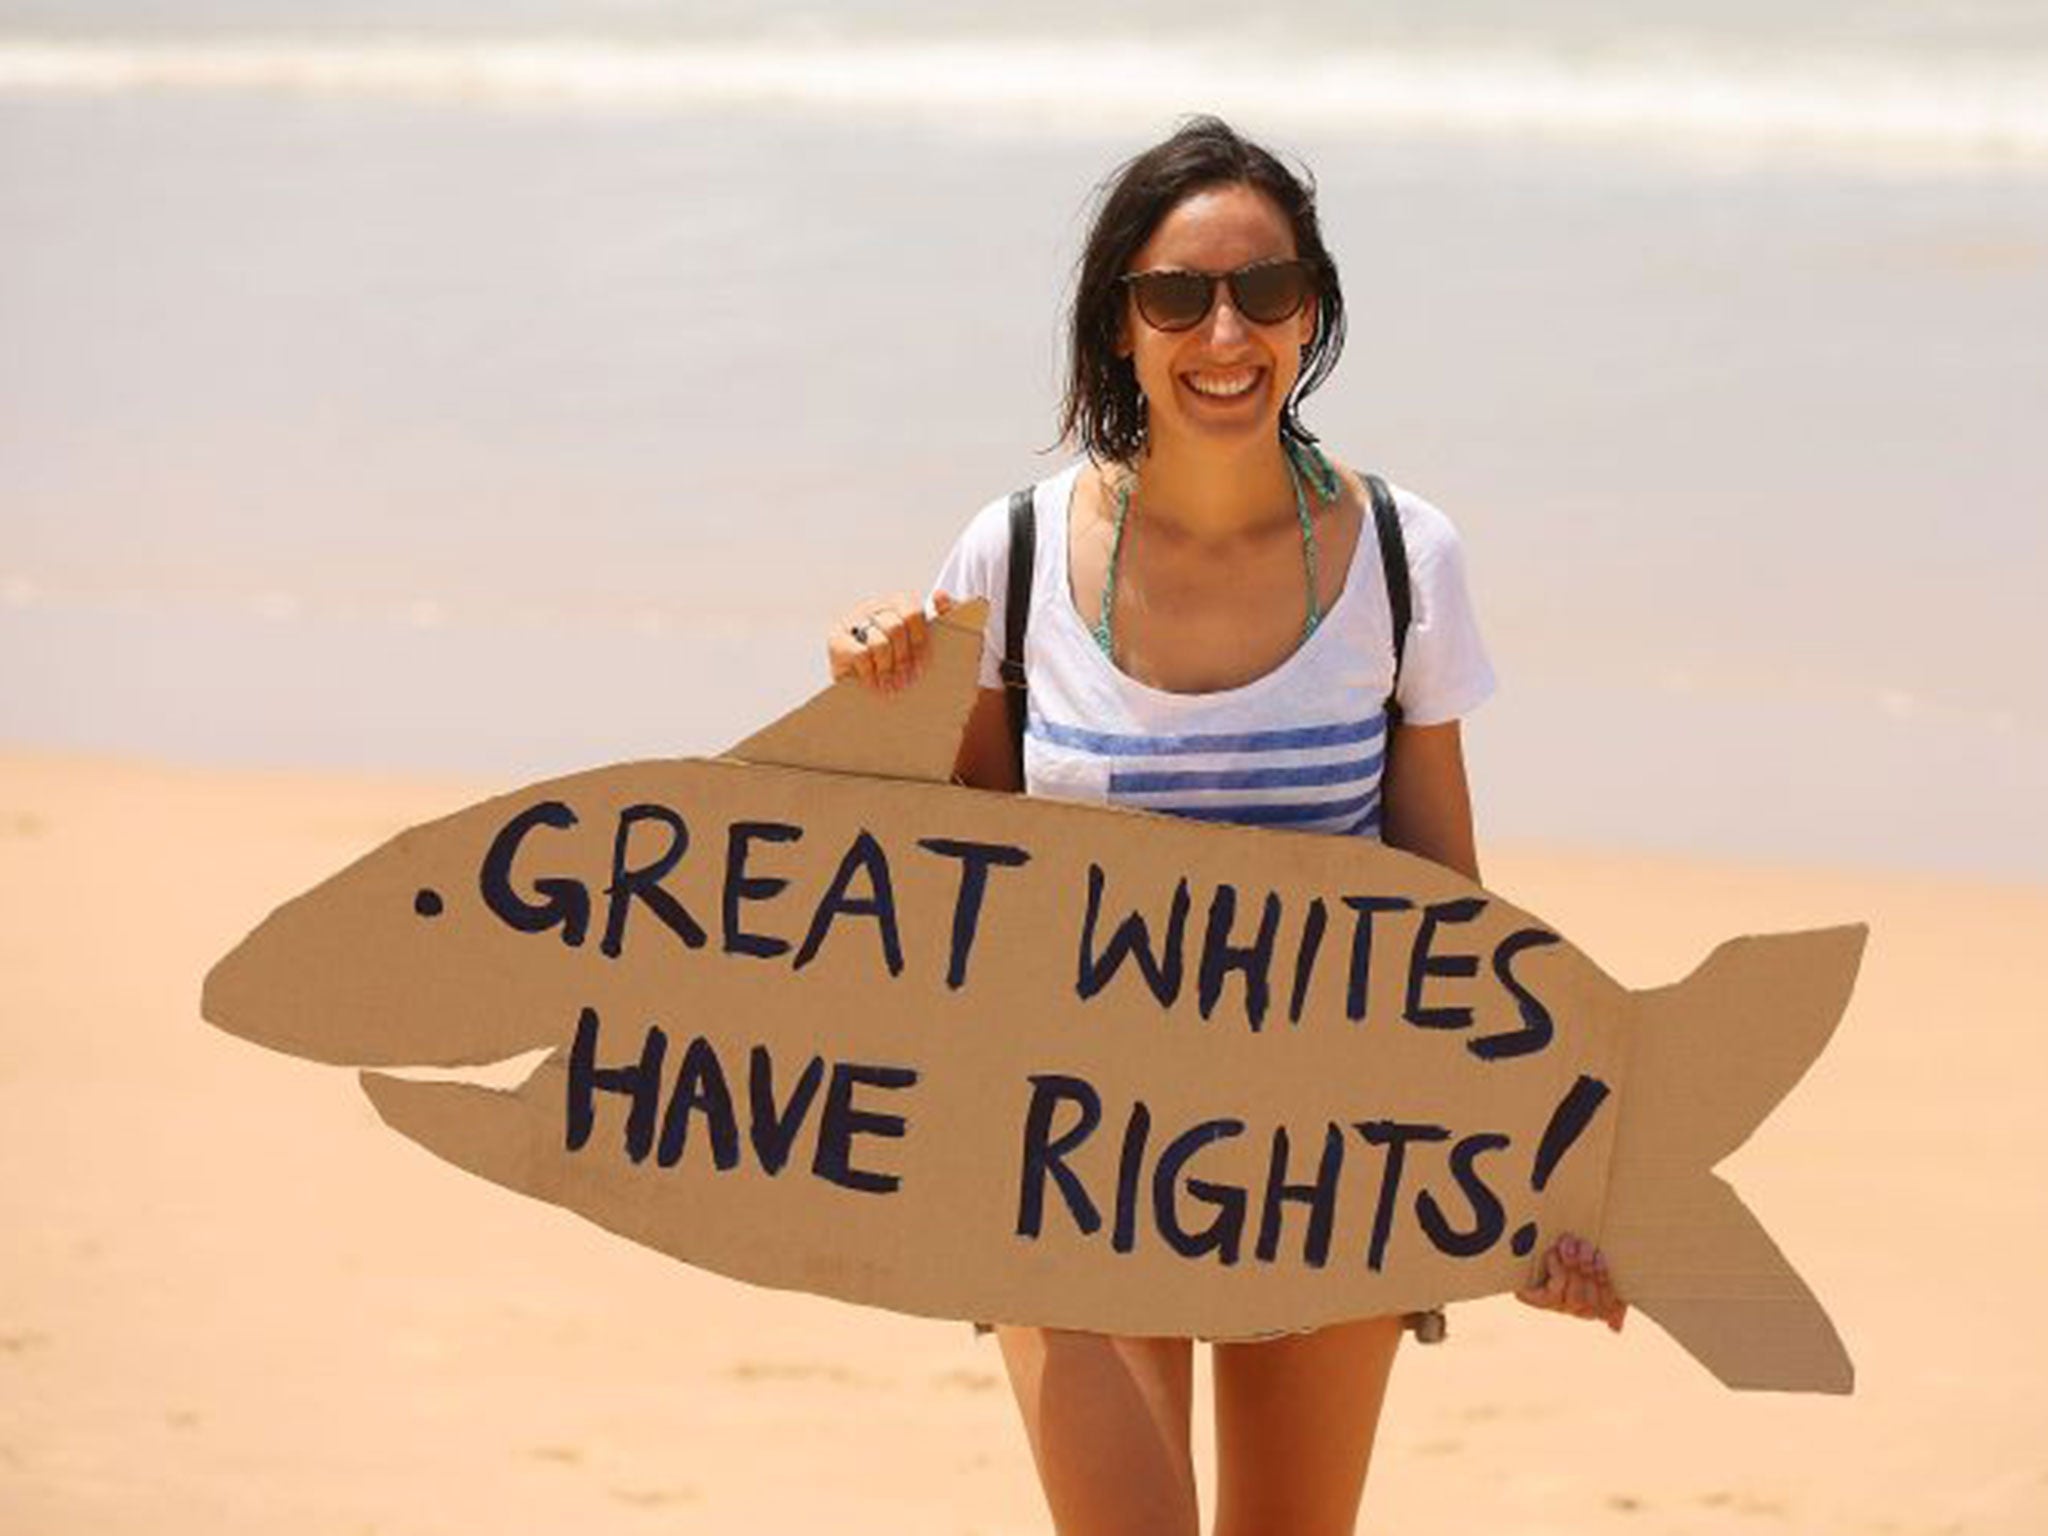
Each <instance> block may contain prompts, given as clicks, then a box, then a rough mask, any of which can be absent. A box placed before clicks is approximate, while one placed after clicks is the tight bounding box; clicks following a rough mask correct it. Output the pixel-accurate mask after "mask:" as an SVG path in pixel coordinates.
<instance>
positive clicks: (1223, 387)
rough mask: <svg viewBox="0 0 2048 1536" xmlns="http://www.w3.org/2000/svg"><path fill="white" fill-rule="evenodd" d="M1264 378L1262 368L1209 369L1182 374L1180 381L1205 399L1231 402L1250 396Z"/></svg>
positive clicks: (1264, 372)
mask: <svg viewBox="0 0 2048 1536" xmlns="http://www.w3.org/2000/svg"><path fill="white" fill-rule="evenodd" d="M1265 378H1266V370H1265V369H1263V368H1228V369H1222V368H1209V369H1202V370H1200V371H1197V372H1193V373H1183V374H1182V375H1181V376H1180V381H1181V382H1182V383H1183V384H1185V385H1186V386H1187V387H1188V388H1189V389H1191V390H1193V391H1194V392H1195V393H1196V394H1198V395H1201V396H1203V397H1204V398H1205V399H1209V400H1221V401H1232V400H1242V399H1245V398H1246V397H1248V396H1249V395H1251V394H1252V393H1253V392H1254V391H1256V390H1257V389H1258V387H1259V385H1261V384H1263V383H1264V382H1265Z"/></svg>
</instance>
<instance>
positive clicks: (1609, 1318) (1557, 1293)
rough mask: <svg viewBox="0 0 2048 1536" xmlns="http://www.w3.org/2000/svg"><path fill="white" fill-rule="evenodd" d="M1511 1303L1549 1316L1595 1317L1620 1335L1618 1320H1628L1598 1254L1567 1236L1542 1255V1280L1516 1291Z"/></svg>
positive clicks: (1625, 1303)
mask: <svg viewBox="0 0 2048 1536" xmlns="http://www.w3.org/2000/svg"><path fill="white" fill-rule="evenodd" d="M1515 1299H1516V1300H1517V1301H1524V1302H1527V1303H1528V1304H1529V1305H1530V1306H1532V1307H1542V1308H1543V1309H1544V1310H1546V1311H1550V1312H1568V1313H1570V1314H1571V1315H1572V1316H1573V1317H1588V1318H1592V1317H1597V1318H1599V1319H1600V1321H1601V1322H1603V1323H1605V1324H1606V1325H1607V1326H1608V1327H1609V1328H1612V1329H1613V1330H1614V1331H1615V1332H1616V1333H1619V1332H1621V1324H1622V1319H1624V1318H1625V1317H1627V1316H1628V1303H1627V1302H1625V1301H1623V1300H1622V1299H1621V1298H1620V1297H1619V1296H1617V1295H1615V1293H1614V1281H1613V1279H1612V1278H1611V1277H1610V1276H1609V1275H1608V1273H1607V1260H1606V1259H1605V1258H1603V1257H1602V1256H1601V1253H1600V1250H1599V1249H1598V1248H1595V1247H1594V1246H1593V1245H1592V1244H1591V1243H1589V1242H1587V1241H1586V1240H1585V1239H1584V1238H1582V1237H1573V1236H1571V1235H1570V1234H1569V1233H1567V1234H1566V1235H1565V1236H1563V1237H1560V1238H1559V1239H1558V1240H1557V1241H1556V1242H1555V1243H1552V1244H1551V1245H1550V1250H1549V1252H1547V1253H1545V1254H1544V1255H1543V1278H1542V1279H1540V1280H1538V1281H1537V1282H1536V1283H1535V1284H1534V1285H1532V1286H1529V1287H1528V1288H1526V1289H1524V1290H1519V1291H1516V1292H1515Z"/></svg>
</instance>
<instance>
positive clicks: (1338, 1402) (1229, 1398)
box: [1216, 1317, 1401, 1536]
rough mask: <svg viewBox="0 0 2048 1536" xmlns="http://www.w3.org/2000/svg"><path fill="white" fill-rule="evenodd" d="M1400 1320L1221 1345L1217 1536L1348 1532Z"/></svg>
mask: <svg viewBox="0 0 2048 1536" xmlns="http://www.w3.org/2000/svg"><path fill="white" fill-rule="evenodd" d="M1400 1342H1401V1319H1400V1318H1398V1317H1373V1318H1367V1319H1365V1320H1364V1321H1362V1322H1356V1323H1341V1324H1339V1325H1338V1326H1336V1327H1334V1328H1323V1329H1318V1330H1317V1331H1316V1332H1314V1333H1304V1334H1294V1335H1290V1336H1289V1337H1287V1338H1282V1339H1266V1340H1262V1341H1260V1342H1258V1343H1255V1344H1218V1345H1217V1346H1216V1505H1217V1508H1216V1536H1271V1533H1273V1532H1276V1531H1285V1532H1286V1533H1287V1536H1351V1533H1352V1530H1353V1529H1354V1528H1355V1526H1356V1525H1357V1523H1358V1501H1359V1498H1360V1496H1361V1495H1362V1494H1363V1493H1364V1492H1365V1469H1366V1464H1367V1463H1368V1462H1369V1461H1370V1460H1371V1459H1372V1441H1373V1434H1374V1432H1375V1431H1376V1430H1378V1428H1379V1422H1380V1404H1381V1402H1382V1401H1383V1400H1384V1399H1385V1397H1386V1392H1387V1376H1388V1373H1389V1372H1390V1371H1392V1369H1393V1366H1394V1350H1395V1347H1396V1346H1397V1345H1398V1344H1399V1343H1400Z"/></svg>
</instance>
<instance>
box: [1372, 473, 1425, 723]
mask: <svg viewBox="0 0 2048 1536" xmlns="http://www.w3.org/2000/svg"><path fill="white" fill-rule="evenodd" d="M1365 484H1366V488H1367V489H1368V490H1369V491H1371V492H1372V521H1373V527H1374V528H1375V529H1377V530H1378V532H1379V536H1380V566H1381V568H1382V569H1383V570H1384V571H1385V572H1386V577H1387V610H1388V612H1389V613H1391V614H1392V615H1393V620H1394V686H1393V687H1391V688H1389V689H1388V690H1387V727H1388V729H1389V730H1391V729H1392V728H1393V727H1395V726H1397V725H1399V724H1400V723H1401V706H1400V705H1399V704H1397V703H1395V702H1394V694H1395V691H1396V690H1397V689H1399V687H1400V686H1401V658H1402V657H1403V656H1404V655H1406V654H1407V651H1408V626H1409V623H1410V622H1411V621H1412V620H1413V619H1414V616H1415V605H1414V598H1413V596H1412V594H1411V593H1410V591H1409V589H1408V541H1407V540H1406V539H1405V538H1403V537H1402V536H1401V512H1400V509H1399V508H1397V507H1396V506H1395V505H1394V493H1393V492H1392V491H1391V490H1389V489H1388V488H1387V482H1386V481H1384V480H1382V479H1381V478H1380V477H1379V476H1378V475H1367V476H1366V477H1365Z"/></svg>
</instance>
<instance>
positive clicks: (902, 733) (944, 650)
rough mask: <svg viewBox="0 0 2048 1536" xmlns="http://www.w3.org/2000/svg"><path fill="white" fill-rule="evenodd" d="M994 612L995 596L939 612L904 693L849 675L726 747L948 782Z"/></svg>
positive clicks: (842, 769)
mask: <svg viewBox="0 0 2048 1536" xmlns="http://www.w3.org/2000/svg"><path fill="white" fill-rule="evenodd" d="M987 617H988V604H987V603H986V602H983V601H981V600H979V599H977V600H976V601H974V602H971V603H962V604H961V605H960V606H959V607H957V608H954V609H952V610H951V611H950V612H948V613H946V614H944V615H943V616H941V617H939V618H936V619H932V620H931V621H930V626H931V647H930V650H929V651H928V652H927V653H926V657H925V667H924V671H923V673H922V674H921V675H920V676H919V677H918V680H917V681H916V682H915V683H913V684H911V686H910V687H909V688H907V689H906V690H904V691H903V692H902V693H899V694H883V693H877V692H876V691H875V690H874V689H872V688H870V687H868V686H867V685H866V684H864V683H862V682H860V681H859V680H857V679H855V678H842V679H841V680H840V681H838V682H836V683H834V684H833V685H832V686H831V687H829V688H827V689H826V690H825V691H824V692H822V693H819V694H816V695H814V696H813V697H812V698H811V700H810V701H809V702H808V703H806V704H802V705H799V706H798V707H797V708H796V709H794V710H791V711H790V712H789V713H788V714H786V715H784V716H783V717H782V718H781V719H779V720H777V721H775V722H774V723H773V724H772V725H769V726H766V727H765V728H763V729H761V730H759V731H756V732H755V733H754V734H753V735H751V736H749V737H748V738H747V739H746V740H745V741H742V742H740V743H739V744H738V745H737V746H733V747H729V748H728V749H727V750H726V751H725V752H724V753H723V754H722V755H723V756H725V757H729V758H735V759H737V760H739V761H741V762H747V763H773V764H776V765H778V766H780V767H784V768H813V769H820V770H823V771H825V772H829V773H856V774H864V775H866V776H868V777H870V778H878V779H921V780H924V781H926V782H929V783H934V784H944V783H947V782H949V781H950V780H951V779H952V777H953V764H954V761H955V760H956V759H957V758H958V756H959V752H960V736H961V733H962V732H963V731H964V730H965V729H966V727H967V713H968V711H969V710H970V709H972V708H973V707H974V700H975V694H976V691H977V688H978V686H979V682H980V672H981V648H982V628H983V625H984V623H985V622H986V620H987Z"/></svg>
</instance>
